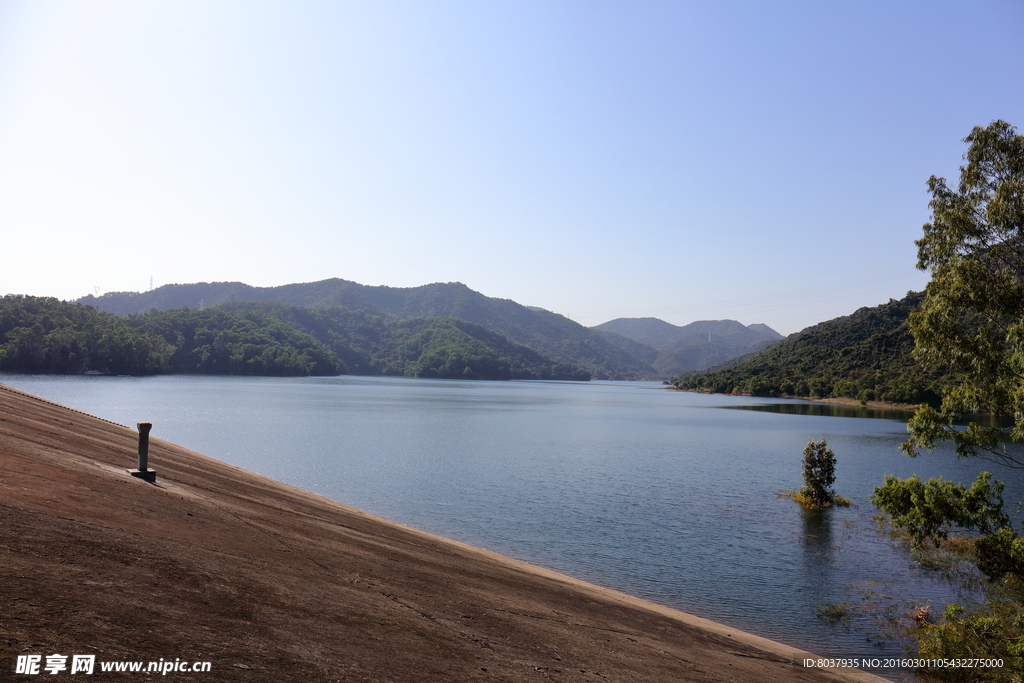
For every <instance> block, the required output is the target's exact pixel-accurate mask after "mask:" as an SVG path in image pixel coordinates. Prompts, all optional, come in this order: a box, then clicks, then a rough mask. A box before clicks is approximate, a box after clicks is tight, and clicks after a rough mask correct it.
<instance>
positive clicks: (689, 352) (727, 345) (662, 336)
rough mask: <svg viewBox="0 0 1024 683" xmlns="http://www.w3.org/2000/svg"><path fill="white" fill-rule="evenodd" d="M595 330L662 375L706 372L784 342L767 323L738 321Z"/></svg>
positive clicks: (626, 321)
mask: <svg viewBox="0 0 1024 683" xmlns="http://www.w3.org/2000/svg"><path fill="white" fill-rule="evenodd" d="M591 329H592V330H596V331H598V332H601V333H603V334H605V335H606V336H605V338H606V339H608V340H609V341H611V342H612V343H618V344H619V345H620V347H621V348H625V349H627V350H630V352H631V353H632V354H633V355H636V356H638V357H643V358H644V359H645V360H647V362H649V363H650V364H651V365H652V366H653V367H654V369H655V370H657V371H658V373H659V374H662V375H678V374H682V373H685V372H693V371H697V370H706V369H708V368H711V367H714V366H715V365H718V364H720V363H724V362H726V361H728V360H731V359H733V358H737V357H739V356H743V355H746V354H748V353H752V352H755V351H761V350H762V349H765V348H767V347H769V346H771V345H772V344H774V343H775V342H777V341H780V340H782V339H783V336H782V335H781V334H779V333H778V332H776V331H775V330H773V329H772V328H770V327H768V326H767V325H765V324H763V323H755V324H753V325H743V324H742V323H739V322H737V321H735V320H698V321H696V322H692V323H690V324H689V325H682V326H679V325H673V324H671V323H667V322H665V321H664V320H660V319H658V318H616V319H615V320H609V321H608V322H606V323H602V324H601V325H597V326H595V327H592V328H591ZM610 335H614V337H613V336H610ZM615 337H619V338H620V339H622V338H625V339H626V340H630V341H632V342H634V344H640V345H643V346H645V347H647V349H649V351H648V352H647V353H646V354H644V355H641V351H640V350H639V349H637V348H636V347H635V346H631V345H628V344H625V343H623V342H622V341H618V342H617V341H616V339H615Z"/></svg>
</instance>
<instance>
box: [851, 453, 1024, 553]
mask: <svg viewBox="0 0 1024 683" xmlns="http://www.w3.org/2000/svg"><path fill="white" fill-rule="evenodd" d="M871 501H872V502H873V503H874V504H875V507H877V508H878V509H879V510H881V511H882V512H885V513H886V514H888V515H889V516H890V518H891V519H892V525H893V526H894V527H896V528H897V529H903V530H904V531H906V532H907V533H908V534H910V538H911V539H912V540H913V542H914V544H915V545H918V546H920V545H922V544H923V543H924V542H925V540H931V541H932V542H933V543H934V544H935V546H936V547H938V546H939V544H940V542H941V541H942V540H944V539H945V538H947V537H948V536H949V531H950V529H975V530H977V531H978V532H979V533H981V534H982V535H985V536H992V535H997V534H999V532H1000V531H1001V530H1003V529H1006V530H1007V531H1009V532H1011V533H1012V531H1013V530H1012V527H1011V526H1010V518H1009V517H1007V516H1006V513H1004V512H1003V483H1002V482H1001V481H993V480H992V475H991V474H990V473H988V472H982V473H981V474H980V475H978V479H977V481H975V482H974V484H972V485H971V486H970V487H967V486H964V485H963V484H955V483H953V482H951V481H947V480H946V479H943V478H942V477H939V478H938V479H935V478H932V479H929V480H928V481H927V482H922V481H921V480H920V479H918V477H917V475H916V474H915V475H913V476H911V477H910V478H908V479H897V478H896V477H894V476H892V475H891V474H887V475H885V484H884V485H882V486H879V487H877V488H875V492H874V494H873V495H872V496H871ZM1014 535H1015V534H1014Z"/></svg>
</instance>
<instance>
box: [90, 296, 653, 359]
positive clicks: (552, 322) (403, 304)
mask: <svg viewBox="0 0 1024 683" xmlns="http://www.w3.org/2000/svg"><path fill="white" fill-rule="evenodd" d="M232 301H236V302H238V301H264V302H266V301H276V302H281V303H287V304H291V305H293V306H304V307H310V308H344V309H348V310H349V311H353V312H361V313H364V314H366V315H369V316H379V317H380V318H382V319H383V320H385V321H399V320H407V319H420V318H422V319H429V318H434V317H449V318H455V319H457V320H462V321H466V322H471V323H476V324H477V325H481V326H483V327H485V328H487V329H488V330H493V331H494V332H498V333H499V334H501V335H504V336H505V337H507V338H508V339H509V340H511V341H513V342H516V343H518V344H521V345H523V346H528V347H530V348H531V349H533V350H535V351H536V352H538V353H540V354H541V355H543V356H546V357H547V358H550V359H551V360H553V361H555V362H556V363H564V364H569V365H575V366H578V367H580V368H583V369H585V370H587V371H589V372H590V373H591V374H592V375H593V376H594V377H596V378H598V379H641V378H649V377H662V376H667V375H666V374H664V373H658V372H657V371H656V370H655V369H654V368H653V367H652V366H651V365H650V364H649V363H647V362H644V361H643V360H641V359H640V358H637V357H636V356H635V355H633V354H631V353H629V352H628V351H626V350H624V349H622V348H620V347H619V346H616V345H615V344H613V343H611V342H609V341H608V340H607V339H605V338H604V336H602V335H601V334H599V333H597V332H595V331H593V330H590V329H588V328H586V327H584V326H582V325H580V324H579V323H577V322H574V321H572V320H569V319H568V318H566V317H565V316H562V315H558V314H557V313H552V312H550V311H546V310H544V309H540V308H530V307H527V306H523V305H522V304H519V303H516V302H515V301H511V300H509V299H497V298H492V297H487V296H484V295H483V294H481V293H479V292H476V291H474V290H472V289H470V288H469V287H467V286H466V285H464V284H462V283H459V282H449V283H434V284H429V285H423V286H421V287H385V286H377V287H372V286H368V285H361V284H359V283H356V282H350V281H348V280H341V279H337V278H335V279H330V280H322V281H320V282H310V283H302V284H290V285H283V286H280V287H252V286H250V285H247V284H244V283H241V282H212V283H208V282H202V283H196V284H186V285H164V286H163V287H159V288H157V289H154V290H151V291H148V292H110V293H107V294H104V295H103V296H101V297H94V296H92V295H89V296H86V297H83V298H82V299H79V303H83V304H89V305H92V306H94V307H96V308H97V309H99V310H101V311H108V312H111V313H115V314H117V315H121V316H124V315H130V314H132V313H141V312H144V311H149V310H150V309H151V308H156V309H158V310H166V309H170V308H182V307H185V306H188V307H190V308H196V307H201V306H213V305H217V304H222V303H230V302H232ZM347 362H348V361H346V363H347Z"/></svg>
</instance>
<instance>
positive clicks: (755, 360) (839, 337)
mask: <svg viewBox="0 0 1024 683" xmlns="http://www.w3.org/2000/svg"><path fill="white" fill-rule="evenodd" d="M923 297H924V294H923V293H920V292H908V293H907V296H906V297H904V298H903V299H900V300H899V301H896V300H890V301H889V302H888V303H885V304H881V305H879V306H874V307H870V308H867V307H865V308H861V309H859V310H857V311H856V312H854V313H853V314H851V315H848V316H842V317H840V318H835V319H833V320H829V321H826V322H823V323H819V324H817V325H813V326H811V327H808V328H806V329H805V330H802V331H801V332H798V333H796V334H792V335H790V336H788V337H786V338H785V339H784V340H782V341H780V342H778V343H777V344H774V345H773V346H771V347H770V348H768V349H766V350H764V351H761V352H759V353H754V354H749V355H747V356H744V357H741V358H737V359H733V360H731V361H728V362H726V363H724V364H722V365H719V366H717V367H715V368H711V369H709V370H707V371H704V372H695V373H690V374H685V375H682V376H680V377H678V378H676V379H675V380H674V383H675V384H676V386H678V387H679V388H681V389H696V390H701V391H713V392H716V393H749V394H755V395H758V396H778V395H790V396H812V397H820V398H825V397H846V398H854V399H861V400H872V399H878V400H883V401H892V402H895V403H921V402H934V401H935V400H936V399H937V397H938V396H939V395H940V393H941V389H942V386H943V385H944V384H945V383H946V376H945V372H944V370H943V369H942V368H925V367H923V366H921V365H919V364H918V363H917V362H916V361H915V360H914V358H913V355H912V352H913V349H914V338H913V335H912V334H911V332H910V326H909V323H908V322H907V320H908V317H909V316H910V312H911V311H913V310H914V309H916V308H917V307H919V306H920V304H921V300H922V299H923Z"/></svg>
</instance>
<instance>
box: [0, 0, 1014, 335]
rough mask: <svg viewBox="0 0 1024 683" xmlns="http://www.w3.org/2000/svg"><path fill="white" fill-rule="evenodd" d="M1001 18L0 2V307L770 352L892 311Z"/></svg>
mask: <svg viewBox="0 0 1024 683" xmlns="http://www.w3.org/2000/svg"><path fill="white" fill-rule="evenodd" d="M1022 74H1024V3H1021V2H1019V0H1005V1H998V0H996V1H985V0H980V1H973V2H966V1H965V2H941V1H935V0H929V1H928V2H923V1H922V2H917V1H907V2H891V1H890V0H887V1H885V2H875V1H872V0H869V1H866V2H844V3H839V2H821V1H820V0H813V1H807V2H802V1H791V0H779V1H775V2H767V1H765V2H728V1H714V2H711V1H708V2H685V1H683V0H679V1H676V2H657V1H653V0H651V1H643V2H633V1H625V0H623V1H621V2H601V1H593V0H587V1H581V2H562V1H559V0H543V1H538V2H532V1H529V0H514V1H510V2H490V1H488V2H479V1H476V0H473V1H467V2H445V1H442V0H438V1H431V2H420V1H414V2H387V1H383V0H374V1H373V2H354V3H345V2H283V1H281V2H258V1H256V0H244V1H242V2H229V1H220V2H217V1H215V2H210V1H209V0H202V1H201V2H190V1H187V0H173V1H169V2H162V1H158V0H147V1H146V2H138V1H135V0H133V1H131V2H104V1H102V0H88V1H86V0H82V1H78V2H58V1H56V0H54V1H42V2H36V1H30V0H25V1H22V2H7V1H4V0H0V226H2V227H0V234H2V242H0V244H2V246H0V250H2V251H0V294H3V293H6V292H12V293H26V294H36V295H49V296H57V297H60V298H66V299H71V298H78V297H80V296H83V295H85V294H87V293H91V292H93V291H94V287H99V288H100V291H101V293H102V292H106V291H123V290H129V291H137V290H145V289H148V287H149V281H150V276H152V277H153V282H154V285H155V286H160V285H163V284H167V283H172V282H199V281H225V280H239V281H242V282H247V283H249V284H253V285H263V286H267V285H278V284H285V283H290V282H309V281H314V280H321V279H324V278H329V277H341V278H345V279H349V280H354V281H356V282H361V283H364V284H370V285H379V284H383V285H392V286H415V285H421V284H426V283H429V282H449V281H460V282H464V283H465V284H467V285H468V286H470V287H471V288H473V289H475V290H478V291H480V292H483V293H484V294H486V295H488V296H495V297H502V298H509V299H514V300H516V301H518V302H520V303H523V304H527V305H534V306H541V307H544V308H547V309H549V310H552V311H555V312H558V313H562V314H564V315H567V316H569V317H570V318H573V319H574V320H577V321H579V322H581V323H583V324H585V325H595V324H599V323H601V322H604V321H606V320H610V319H612V318H617V317H640V316H655V317H659V318H662V319H664V320H668V321H669V322H672V323H676V324H686V323H689V322H691V321H693V320H701V319H718V318H733V319H736V320H739V321H741V322H743V323H745V324H750V323H767V324H768V325H771V326H772V327H774V328H775V329H777V330H779V331H780V332H782V333H791V332H795V331H798V330H799V329H802V328H803V327H805V326H807V325H811V324H814V323H816V322H820V321H822V320H826V319H829V318H833V317H836V316H839V315H845V314H848V313H851V312H853V311H854V310H856V309H857V308H859V307H861V306H871V305H876V304H878V303H881V302H884V301H887V300H888V299H889V298H890V297H891V298H900V297H902V296H903V295H904V294H905V293H906V292H907V290H909V289H920V288H922V287H923V286H924V283H925V282H926V281H927V276H926V275H925V274H923V273H920V272H919V271H917V270H915V268H914V264H915V260H916V259H915V254H916V250H915V247H914V244H913V241H914V240H915V239H917V238H918V237H919V236H920V234H921V225H922V224H923V223H924V222H925V221H927V219H928V206H927V204H928V199H929V197H928V195H927V192H926V188H925V181H926V180H927V179H928V177H929V176H930V175H932V174H935V175H941V176H945V177H947V178H950V179H955V178H956V177H957V175H958V169H959V166H960V164H961V163H962V154H963V152H964V150H965V147H964V145H963V143H962V142H961V140H962V138H963V137H964V136H965V135H966V134H967V133H968V132H970V130H971V128H972V127H973V126H975V125H986V124H988V123H989V122H990V121H992V120H993V119H997V118H1001V119H1005V120H1007V121H1009V122H1010V123H1012V124H1015V125H1017V126H1024V77H1022Z"/></svg>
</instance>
